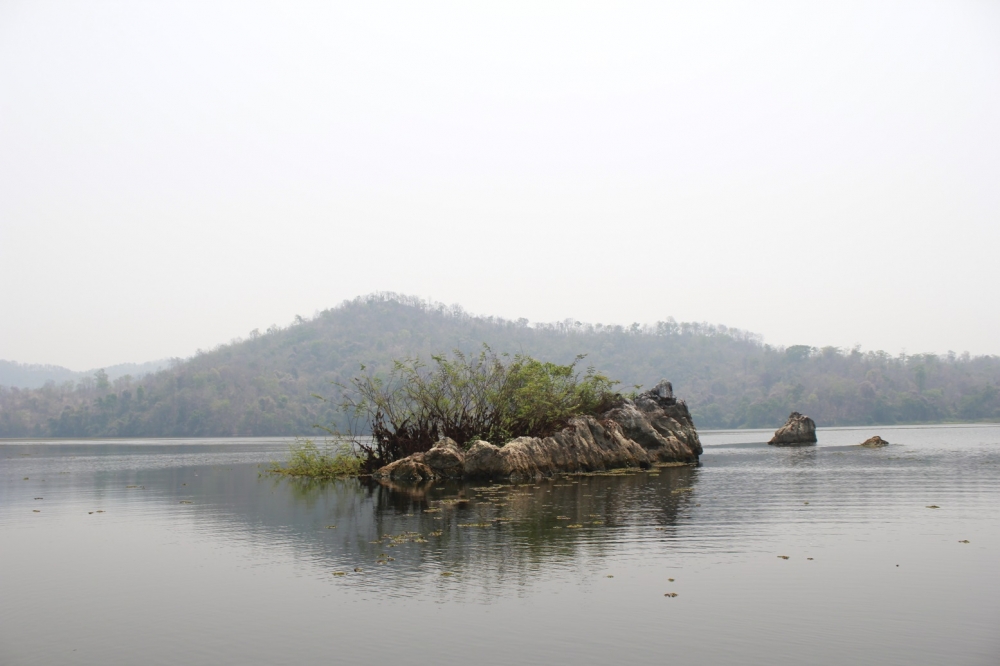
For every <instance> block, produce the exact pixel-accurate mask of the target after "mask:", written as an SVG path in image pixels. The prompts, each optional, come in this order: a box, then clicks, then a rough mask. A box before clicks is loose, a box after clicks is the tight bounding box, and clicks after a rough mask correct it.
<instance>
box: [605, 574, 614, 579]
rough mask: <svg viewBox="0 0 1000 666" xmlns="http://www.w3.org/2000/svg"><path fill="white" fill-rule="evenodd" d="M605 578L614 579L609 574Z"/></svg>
mask: <svg viewBox="0 0 1000 666" xmlns="http://www.w3.org/2000/svg"><path fill="white" fill-rule="evenodd" d="M605 578H614V576H612V575H611V574H608V575H607V576H605Z"/></svg>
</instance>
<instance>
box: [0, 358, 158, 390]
mask: <svg viewBox="0 0 1000 666" xmlns="http://www.w3.org/2000/svg"><path fill="white" fill-rule="evenodd" d="M169 363H170V361H169V359H165V358H164V359H160V360H158V361H148V362H146V363H119V364H117V365H111V366H108V367H106V368H94V369H93V370H83V371H79V370H70V369H69V368H64V367H62V366H60V365H45V364H40V363H18V362H17V361H4V360H0V386H7V387H16V388H40V387H42V386H45V384H47V383H49V382H53V383H56V384H62V383H63V382H77V381H80V380H82V379H84V378H86V377H93V376H94V373H96V372H97V371H98V370H99V369H102V370H104V372H105V374H107V376H108V379H118V378H119V377H124V376H126V375H128V376H130V377H132V378H133V379H139V378H141V377H145V376H146V375H150V374H152V373H154V372H157V371H158V370H162V369H163V368H165V367H167V365H169Z"/></svg>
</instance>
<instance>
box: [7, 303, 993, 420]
mask: <svg viewBox="0 0 1000 666" xmlns="http://www.w3.org/2000/svg"><path fill="white" fill-rule="evenodd" d="M483 344H488V345H490V346H491V347H492V348H493V349H494V350H496V351H498V352H509V353H526V354H530V355H532V356H534V357H536V358H539V359H541V360H546V361H553V362H557V363H568V362H571V361H572V360H573V359H574V358H575V357H576V356H577V355H578V354H586V358H585V360H584V362H583V365H584V366H589V365H593V366H595V367H596V368H597V369H598V370H599V371H600V372H603V373H604V374H607V375H609V376H611V377H612V378H614V379H618V380H620V381H621V382H622V386H623V390H628V389H629V387H631V386H632V385H645V386H652V385H654V384H656V382H658V381H659V380H661V379H669V380H671V381H672V382H673V384H674V386H675V388H676V390H677V394H678V395H679V396H680V397H683V398H685V400H686V401H687V403H688V405H689V407H690V409H691V413H692V416H693V418H694V421H695V423H696V425H697V426H698V427H701V428H738V427H777V426H778V425H780V424H781V423H783V422H784V420H785V418H786V417H787V415H788V413H789V412H791V411H800V412H803V413H806V414H809V415H810V416H811V417H813V418H814V419H815V420H816V422H817V423H818V424H820V425H821V426H833V425H866V424H892V423H919V422H942V421H956V420H964V421H976V420H988V419H1000V390H998V386H1000V357H996V356H979V357H971V356H968V355H962V356H957V355H945V356H938V355H934V354H919V355H912V356H906V355H899V356H890V355H889V354H887V353H885V352H861V351H860V350H859V349H851V350H840V349H837V348H833V347H825V348H822V349H817V348H813V347H808V346H804V345H794V346H791V347H775V346H771V345H767V344H765V343H764V342H763V340H762V339H761V337H760V336H759V335H756V334H753V333H749V332H746V331H742V330H739V329H732V328H727V327H725V326H716V325H709V324H697V323H678V322H676V321H674V320H673V319H667V320H665V321H660V322H657V323H655V324H649V325H640V324H633V325H631V326H604V325H600V324H594V325H591V324H583V323H580V322H575V321H569V320H567V321H564V322H559V323H554V324H536V325H529V324H528V322H527V320H524V319H520V320H508V319H502V318H498V317H483V316H473V315H470V314H468V313H466V312H465V311H464V310H463V309H462V308H461V307H458V306H445V305H442V304H438V303H430V302H427V301H423V300H421V299H417V298H414V297H410V296H403V295H399V294H392V293H378V294H372V295H369V296H364V297H359V298H356V299H354V300H351V301H345V302H343V303H341V304H340V305H339V306H337V307H335V308H331V309H328V310H325V311H323V312H320V313H318V314H317V315H316V316H314V317H312V318H310V319H303V318H297V320H296V322H295V323H293V324H291V325H289V326H287V327H278V326H272V327H271V328H270V329H268V330H267V331H266V332H264V333H258V332H256V331H255V332H254V333H252V334H251V335H250V336H249V337H248V338H247V339H245V340H239V341H234V342H232V343H230V344H225V345H220V346H218V347H216V348H214V349H212V350H209V351H204V352H200V353H198V354H196V355H195V356H193V357H191V358H189V359H186V360H182V361H179V362H175V363H172V364H171V365H170V367H167V368H165V369H162V370H160V371H159V372H156V373H155V374H151V375H148V376H146V377H143V378H141V379H136V378H127V377H124V376H121V377H117V378H112V377H110V375H107V373H105V374H104V376H101V375H100V373H98V374H97V375H95V376H94V377H92V378H90V379H84V380H82V381H79V382H77V383H76V384H74V385H72V386H70V385H68V384H62V385H56V384H49V385H46V386H42V387H40V388H34V389H17V388H3V387H0V437H86V436H107V437H112V436H118V437H124V436H129V437H167V436H170V437H185V436H186V437H205V436H235V435H241V436H264V435H309V434H313V433H315V432H316V429H315V426H317V425H322V426H329V425H333V426H343V425H345V421H344V418H345V417H344V415H343V414H342V413H340V412H339V411H338V410H337V409H336V402H337V396H338V389H337V388H336V386H335V384H336V383H338V382H339V383H346V382H347V381H348V380H349V379H350V378H351V377H352V376H355V375H356V374H357V373H358V372H359V371H360V368H361V366H362V365H365V366H366V367H367V368H368V370H369V371H373V372H380V371H384V370H386V369H387V368H388V367H390V364H391V362H392V360H393V359H396V358H414V357H420V358H424V359H427V360H429V357H430V355H431V354H436V353H442V352H448V351H451V350H456V349H457V350H460V351H463V352H476V351H478V350H479V349H480V348H481V346H482V345H483ZM317 395H319V396H323V398H325V399H318V398H317V397H316V396H317Z"/></svg>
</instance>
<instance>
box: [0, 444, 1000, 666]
mask: <svg viewBox="0 0 1000 666" xmlns="http://www.w3.org/2000/svg"><path fill="white" fill-rule="evenodd" d="M876 433H877V434H881V435H882V436H883V437H885V438H886V439H888V440H889V441H890V442H892V445H891V446H889V447H887V448H885V449H879V450H869V449H863V448H861V447H858V446H856V444H857V443H858V442H860V441H863V440H864V439H866V438H867V437H868V436H869V435H871V434H876ZM769 436H770V432H764V431H746V430H744V431H727V432H705V433H703V434H702V441H703V443H704V444H705V455H704V456H703V457H702V462H701V464H700V465H699V466H682V467H667V468H662V469H657V470H652V471H649V472H642V473H637V474H628V475H609V476H588V477H566V478H559V479H554V480H548V481H542V482H538V483H531V484H521V485H503V484H481V483H478V484H438V485H430V486H426V487H421V488H400V489H389V488H384V487H381V486H378V485H377V484H371V483H365V482H363V481H358V480H344V481H338V482H328V483H300V482H295V481H293V480H288V479H276V478H273V477H268V476H266V475H265V476H260V475H259V472H260V469H261V468H260V465H261V464H263V463H266V462H268V461H270V460H273V459H276V458H280V457H282V456H283V455H284V452H285V450H286V447H287V445H288V440H260V439H225V440H135V441H124V440H114V441H78V442H70V441H54V442H6V443H3V444H0V600H2V603H0V663H2V664H135V663H147V664H174V663H186V664H286V663H287V664H300V663H312V662H317V661H319V660H337V661H343V662H347V661H350V662H355V663H356V662H361V661H372V662H374V661H378V660H391V661H392V662H394V663H402V664H424V663H439V664H466V663H468V662H469V661H470V660H471V661H474V662H476V663H480V664H501V663H505V664H506V663H529V664H536V663H537V664H542V663H553V662H555V663H578V664H607V663H630V664H646V663H649V664H654V663H655V664H662V663H664V662H665V661H667V660H674V661H676V662H678V663H704V664H788V665H792V664H796V665H799V664H831V665H833V664H844V663H852V664H901V665H902V664H906V665H914V664H942V663H949V664H996V663H998V662H1000V631H998V630H997V628H998V627H1000V577H998V576H997V575H996V568H997V565H998V564H1000V426H948V427H919V428H916V427H913V428H902V427H901V428H886V427H880V428H875V429H871V428H869V429H830V430H822V431H821V432H820V442H819V445H818V446H814V447H802V448H776V447H768V446H767V445H766V444H764V442H765V441H766V439H767V437H769ZM25 477H27V478H25ZM929 506H936V507H938V508H928V507H929ZM966 540H967V541H968V543H964V542H965V541H966ZM785 557H787V559H784V558H785ZM355 569H359V571H355ZM340 573H342V574H343V575H338V574H340ZM671 579H673V580H671ZM668 593H670V594H676V596H674V597H669V596H664V595H665V594H668Z"/></svg>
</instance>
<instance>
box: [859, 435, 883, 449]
mask: <svg viewBox="0 0 1000 666" xmlns="http://www.w3.org/2000/svg"><path fill="white" fill-rule="evenodd" d="M861 446H867V447H868V448H870V449H875V448H878V447H880V446H889V442H887V441H885V440H884V439H882V438H881V437H879V436H878V435H875V436H874V437H869V438H868V439H866V440H865V441H863V442H861Z"/></svg>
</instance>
